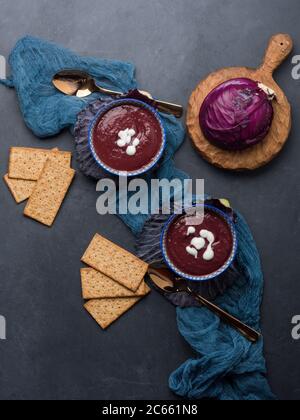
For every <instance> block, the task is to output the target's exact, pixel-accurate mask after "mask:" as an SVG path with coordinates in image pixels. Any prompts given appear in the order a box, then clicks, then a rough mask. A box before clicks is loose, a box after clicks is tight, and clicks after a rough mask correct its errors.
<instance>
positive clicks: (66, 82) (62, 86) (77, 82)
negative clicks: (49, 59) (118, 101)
mask: <svg viewBox="0 0 300 420" xmlns="http://www.w3.org/2000/svg"><path fill="white" fill-rule="evenodd" d="M52 83H53V85H54V86H55V87H56V89H58V90H59V91H60V92H62V93H64V94H65V95H69V96H77V97H78V98H85V97H86V96H89V95H91V94H92V93H95V92H99V93H104V94H106V95H110V96H121V95H124V93H123V92H118V91H115V90H111V89H106V88H104V87H102V86H99V85H98V84H97V83H96V81H95V79H93V78H92V76H91V75H89V74H88V73H86V72H84V71H81V70H62V71H60V72H58V73H56V74H55V76H54V77H53V79H52ZM139 92H140V93H141V94H142V95H144V96H146V97H147V98H149V99H151V100H152V101H153V102H154V104H155V105H156V106H157V108H158V109H159V110H160V111H162V112H166V113H168V114H173V115H175V117H176V118H181V117H182V114H183V107H182V106H181V105H177V104H172V103H170V102H164V101H159V100H156V99H153V97H152V95H151V94H150V93H149V92H146V91H143V90H140V91H139Z"/></svg>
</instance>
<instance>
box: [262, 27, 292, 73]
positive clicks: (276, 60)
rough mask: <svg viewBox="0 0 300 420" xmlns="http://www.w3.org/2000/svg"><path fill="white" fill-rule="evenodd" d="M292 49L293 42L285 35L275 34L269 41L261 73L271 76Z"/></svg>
mask: <svg viewBox="0 0 300 420" xmlns="http://www.w3.org/2000/svg"><path fill="white" fill-rule="evenodd" d="M292 49H293V40H292V38H291V37H290V36H289V35H287V34H277V35H274V36H272V38H271V39H270V42H269V45H268V48H267V50H266V53H265V58H264V62H263V64H262V66H261V68H260V70H261V71H263V72H266V73H269V74H271V75H272V74H273V73H274V71H275V70H276V69H277V68H278V67H279V66H280V64H281V63H283V61H284V60H285V59H286V58H287V57H288V56H289V54H290V53H291V51H292Z"/></svg>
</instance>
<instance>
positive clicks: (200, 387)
mask: <svg viewBox="0 0 300 420" xmlns="http://www.w3.org/2000/svg"><path fill="white" fill-rule="evenodd" d="M9 62H10V66H11V73H12V74H11V77H10V78H9V79H7V80H0V83H2V84H4V85H6V86H8V87H14V88H15V89H16V91H17V95H18V98H19V103H20V108H21V112H22V114H23V116H24V120H25V123H26V125H27V126H28V127H29V129H30V130H32V131H33V133H34V134H35V135H36V136H38V137H40V138H45V137H49V136H54V135H56V134H58V133H59V132H60V131H61V130H63V129H64V128H67V127H69V128H71V129H72V127H73V125H74V124H75V122H76V118H77V115H78V113H79V112H80V111H82V110H83V109H85V107H86V106H87V105H88V104H89V103H90V102H91V101H94V100H95V99H97V98H99V96H98V95H97V94H96V95H92V96H91V97H89V98H85V99H79V98H74V97H68V96H65V95H63V94H61V93H59V92H57V91H56V89H55V88H54V87H53V86H52V84H51V79H52V76H53V75H54V74H55V73H56V72H57V71H59V70H61V69H64V68H76V69H81V70H84V71H87V72H89V73H90V74H91V75H92V76H93V77H95V79H96V80H97V81H98V82H101V84H102V85H103V86H104V87H108V88H115V89H118V90H121V91H124V92H127V91H128V90H130V89H134V88H135V87H136V81H135V77H134V73H135V69H134V66H133V65H131V64H129V63H124V62H118V61H109V60H102V59H98V58H91V57H81V56H78V55H76V54H74V53H72V52H70V51H69V50H66V49H64V48H62V47H60V46H57V45H56V44H53V43H49V42H46V41H43V40H41V39H37V38H33V37H25V38H23V39H21V40H20V41H19V42H18V43H17V44H16V46H15V48H14V50H13V51H12V53H11V55H10V60H9ZM161 116H162V119H163V123H164V126H165V129H166V133H167V149H166V153H165V156H164V158H163V160H162V162H161V165H160V167H159V169H158V171H157V172H156V173H155V177H156V178H160V179H162V178H167V179H173V178H180V179H185V178H187V175H186V174H184V173H183V172H181V171H179V170H177V169H176V168H175V167H174V163H173V156H174V154H175V152H176V151H177V149H178V148H179V147H180V145H181V144H182V142H183V140H184V135H185V130H184V128H183V127H182V125H181V123H180V122H179V121H178V120H176V119H175V118H174V117H171V116H166V115H161ZM149 179H150V176H149ZM120 217H121V219H122V220H123V221H124V222H125V223H126V224H127V225H128V226H129V227H130V229H131V230H132V232H133V233H134V234H138V233H140V232H141V231H142V229H143V226H144V223H145V221H146V220H147V218H148V216H147V215H139V216H133V215H130V214H128V215H120ZM238 234H239V241H240V244H239V254H238V262H239V263H240V267H241V270H242V273H243V274H242V275H241V277H240V281H239V282H237V283H236V284H235V285H234V287H232V288H231V289H230V290H229V291H228V292H226V294H225V295H224V296H222V297H220V298H219V300H218V302H217V303H218V304H220V305H221V306H222V307H223V308H224V309H227V310H228V311H230V312H231V313H232V314H234V315H236V316H238V317H240V318H241V319H242V320H243V321H245V322H247V323H249V324H250V325H251V326H253V327H256V328H258V327H259V318H260V315H259V314H260V304H261V296H262V288H263V276H262V272H261V268H260V262H259V257H258V253H257V250H256V246H255V242H254V240H253V238H252V236H251V232H250V231H249V229H248V227H247V225H246V223H245V222H244V220H243V219H242V218H241V217H240V218H239V222H238ZM177 316H178V325H179V329H180V332H181V333H182V335H183V337H184V338H185V339H186V340H187V342H188V343H189V344H190V345H191V347H192V348H193V349H194V353H195V355H194V357H193V358H192V359H190V360H188V361H187V362H186V363H184V365H183V366H181V367H180V368H179V369H178V370H177V371H176V372H174V374H173V375H172V376H171V378H170V388H171V389H172V390H173V391H174V392H175V393H176V394H177V395H180V396H182V397H185V398H191V399H201V398H216V399H221V400H265V399H273V398H274V397H273V395H272V393H271V391H270V388H269V386H268V384H267V381H266V379H265V371H266V370H265V361H264V358H263V342H262V340H261V341H260V343H258V344H257V345H253V344H250V343H249V342H248V341H247V340H245V339H244V338H243V337H242V336H240V335H239V334H238V333H237V332H236V331H235V330H234V329H232V328H230V327H228V326H227V325H225V324H223V323H221V322H220V321H219V319H218V318H217V317H216V316H214V315H213V314H212V313H211V312H209V311H207V310H206V309H203V308H200V309H199V308H188V309H180V308H178V309H177Z"/></svg>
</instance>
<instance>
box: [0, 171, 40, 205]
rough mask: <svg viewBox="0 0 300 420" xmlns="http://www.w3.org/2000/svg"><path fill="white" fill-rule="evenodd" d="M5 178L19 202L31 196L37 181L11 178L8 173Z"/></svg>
mask: <svg viewBox="0 0 300 420" xmlns="http://www.w3.org/2000/svg"><path fill="white" fill-rule="evenodd" d="M3 179H4V181H5V183H6V185H7V186H8V188H9V190H10V192H11V194H12V196H13V197H14V199H15V200H16V202H17V204H20V203H22V202H23V201H25V200H27V199H28V198H29V197H30V196H31V194H32V192H33V190H34V187H35V186H36V181H26V180H23V179H11V178H9V177H8V174H6V175H4V177H3Z"/></svg>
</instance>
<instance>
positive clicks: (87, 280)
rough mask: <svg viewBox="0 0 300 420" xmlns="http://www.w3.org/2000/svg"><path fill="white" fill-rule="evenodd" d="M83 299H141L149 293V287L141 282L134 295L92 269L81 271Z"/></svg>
mask: <svg viewBox="0 0 300 420" xmlns="http://www.w3.org/2000/svg"><path fill="white" fill-rule="evenodd" d="M81 285H82V296H83V299H86V300H87V299H105V298H128V297H143V296H146V295H147V294H148V293H150V289H149V287H148V286H147V285H146V283H145V282H142V283H141V285H140V287H139V288H138V290H137V291H136V293H133V292H131V291H130V290H129V289H127V288H126V287H124V286H121V285H120V284H119V283H117V282H115V281H114V280H112V279H111V278H109V277H107V276H106V275H105V274H102V273H100V272H99V271H96V270H94V269H93V268H82V269H81Z"/></svg>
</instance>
